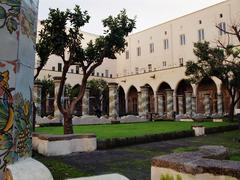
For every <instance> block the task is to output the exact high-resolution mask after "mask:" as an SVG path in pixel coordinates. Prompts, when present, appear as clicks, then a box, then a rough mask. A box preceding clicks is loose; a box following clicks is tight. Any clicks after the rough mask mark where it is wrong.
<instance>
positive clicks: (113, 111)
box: [108, 83, 118, 120]
mask: <svg viewBox="0 0 240 180" xmlns="http://www.w3.org/2000/svg"><path fill="white" fill-rule="evenodd" d="M108 88H109V117H110V118H112V119H113V120H116V119H117V117H118V113H117V88H118V84H117V83H109V84H108Z"/></svg>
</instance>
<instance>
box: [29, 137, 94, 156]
mask: <svg viewBox="0 0 240 180" xmlns="http://www.w3.org/2000/svg"><path fill="white" fill-rule="evenodd" d="M32 145H33V150H35V151H37V152H38V153H40V154H43V155H45V156H58V155H67V154H71V153H73V152H88V151H94V150H96V148H97V140H96V135H94V134H76V135H73V134H71V135H47V134H37V133H34V134H33V137H32Z"/></svg>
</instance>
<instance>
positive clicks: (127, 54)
mask: <svg viewBox="0 0 240 180" xmlns="http://www.w3.org/2000/svg"><path fill="white" fill-rule="evenodd" d="M126 59H129V51H128V50H127V51H126Z"/></svg>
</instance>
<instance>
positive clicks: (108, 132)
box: [36, 121, 233, 140]
mask: <svg viewBox="0 0 240 180" xmlns="http://www.w3.org/2000/svg"><path fill="white" fill-rule="evenodd" d="M196 124H201V125H204V126H205V127H216V126H225V125H230V124H233V123H228V122H221V123H213V122H201V123H196V122H174V121H158V122H145V123H131V124H114V125H111V124H108V125H80V126H74V133H76V134H79V133H95V134H96V136H97V139H99V140H103V139H110V138H121V137H133V136H143V135H149V134H159V133H166V132H177V131H183V130H190V129H191V126H192V125H196ZM36 132H40V133H46V134H63V127H39V128H36Z"/></svg>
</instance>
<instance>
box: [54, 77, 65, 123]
mask: <svg viewBox="0 0 240 180" xmlns="http://www.w3.org/2000/svg"><path fill="white" fill-rule="evenodd" d="M61 78H62V77H60V76H57V77H53V82H54V118H56V119H58V120H62V119H63V115H62V113H61V112H60V110H59V108H58V105H57V96H58V91H59V86H60V82H61Z"/></svg>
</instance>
